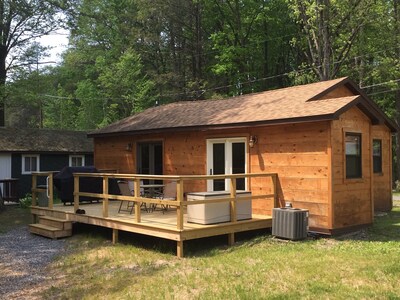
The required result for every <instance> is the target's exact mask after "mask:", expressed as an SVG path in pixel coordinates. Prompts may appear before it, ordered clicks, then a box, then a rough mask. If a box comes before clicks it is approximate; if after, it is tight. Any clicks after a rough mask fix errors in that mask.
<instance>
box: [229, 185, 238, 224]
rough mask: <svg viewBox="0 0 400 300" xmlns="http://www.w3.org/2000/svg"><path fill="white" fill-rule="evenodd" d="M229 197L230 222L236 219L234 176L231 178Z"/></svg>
mask: <svg viewBox="0 0 400 300" xmlns="http://www.w3.org/2000/svg"><path fill="white" fill-rule="evenodd" d="M230 197H231V198H232V200H231V201H230V211H231V222H236V221H237V201H236V178H231V194H230Z"/></svg>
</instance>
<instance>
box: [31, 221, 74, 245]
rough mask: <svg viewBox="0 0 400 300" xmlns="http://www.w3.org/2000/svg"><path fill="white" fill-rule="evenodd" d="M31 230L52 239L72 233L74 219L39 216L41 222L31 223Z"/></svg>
mask: <svg viewBox="0 0 400 300" xmlns="http://www.w3.org/2000/svg"><path fill="white" fill-rule="evenodd" d="M29 232H30V233H33V234H37V235H41V236H45V237H48V238H51V239H58V238H63V237H69V236H71V235H72V221H68V220H65V219H59V218H54V217H49V216H39V223H36V224H30V225H29Z"/></svg>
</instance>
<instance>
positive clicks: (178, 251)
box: [176, 241, 183, 258]
mask: <svg viewBox="0 0 400 300" xmlns="http://www.w3.org/2000/svg"><path fill="white" fill-rule="evenodd" d="M176 256H178V257H179V258H183V241H177V242H176Z"/></svg>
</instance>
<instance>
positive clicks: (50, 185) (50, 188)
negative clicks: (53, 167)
mask: <svg viewBox="0 0 400 300" xmlns="http://www.w3.org/2000/svg"><path fill="white" fill-rule="evenodd" d="M53 175H54V174H53V173H50V174H49V177H48V182H47V189H48V191H49V208H50V209H53V203H54V189H53V188H54V186H53Z"/></svg>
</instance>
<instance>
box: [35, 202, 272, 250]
mask: <svg viewBox="0 0 400 300" xmlns="http://www.w3.org/2000/svg"><path fill="white" fill-rule="evenodd" d="M119 204H120V202H119V201H110V202H109V216H108V217H106V218H105V217H103V216H102V214H103V205H102V203H88V204H85V203H81V204H80V206H79V207H80V209H83V210H85V214H84V215H82V214H76V213H74V206H73V205H63V204H55V205H54V206H53V208H48V207H39V206H35V207H31V212H32V214H33V215H34V216H50V217H56V218H60V219H66V220H68V221H73V222H78V223H84V224H90V225H96V226H101V227H106V228H111V229H113V242H117V241H118V231H119V230H122V231H128V232H134V233H139V234H144V235H149V236H154V237H159V238H164V239H168V240H174V241H177V242H178V249H177V251H178V256H183V248H182V247H183V241H186V240H191V239H197V238H203V237H210V236H216V235H225V234H228V236H231V235H232V234H234V233H236V232H243V231H250V230H256V229H263V228H265V229H266V228H271V226H272V217H271V216H262V215H252V219H249V220H240V221H236V222H226V223H219V224H210V225H201V224H195V223H189V222H187V214H186V213H185V214H184V223H183V229H182V230H179V229H177V224H176V220H177V218H176V209H169V210H168V211H166V212H164V213H163V212H162V211H160V210H155V211H153V212H145V211H142V212H141V221H140V223H137V222H136V221H135V213H134V212H133V213H132V214H129V213H128V212H123V213H122V212H121V213H118V208H119ZM230 243H232V244H233V243H234V238H233V239H231V238H230ZM179 253H181V255H180V254H179Z"/></svg>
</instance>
